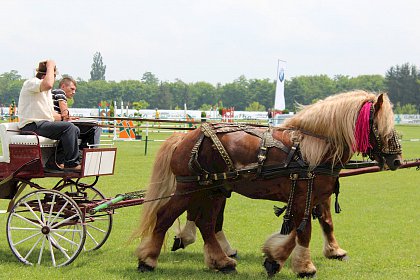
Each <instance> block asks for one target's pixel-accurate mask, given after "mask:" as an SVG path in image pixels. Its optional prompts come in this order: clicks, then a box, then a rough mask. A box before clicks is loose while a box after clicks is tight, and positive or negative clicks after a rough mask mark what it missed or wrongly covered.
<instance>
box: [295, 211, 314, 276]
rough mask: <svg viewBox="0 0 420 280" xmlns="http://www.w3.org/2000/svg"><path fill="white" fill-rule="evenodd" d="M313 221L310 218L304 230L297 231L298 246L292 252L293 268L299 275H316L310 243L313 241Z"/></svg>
mask: <svg viewBox="0 0 420 280" xmlns="http://www.w3.org/2000/svg"><path fill="white" fill-rule="evenodd" d="M311 234H312V223H311V220H310V219H309V220H308V222H307V224H306V227H305V229H304V230H303V231H297V235H296V246H295V248H294V249H293V252H292V261H291V265H292V270H293V272H294V273H296V274H297V276H298V277H300V278H303V277H306V278H311V277H314V276H315V273H316V268H315V265H314V264H313V263H312V260H311V253H310V250H309V243H310V241H311Z"/></svg>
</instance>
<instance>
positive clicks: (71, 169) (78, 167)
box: [64, 164, 82, 172]
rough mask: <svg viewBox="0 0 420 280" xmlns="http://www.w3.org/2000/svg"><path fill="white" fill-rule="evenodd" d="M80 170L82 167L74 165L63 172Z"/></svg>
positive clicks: (65, 168)
mask: <svg viewBox="0 0 420 280" xmlns="http://www.w3.org/2000/svg"><path fill="white" fill-rule="evenodd" d="M81 170H82V166H81V165H80V164H79V165H76V166H74V167H64V171H65V172H80V171H81Z"/></svg>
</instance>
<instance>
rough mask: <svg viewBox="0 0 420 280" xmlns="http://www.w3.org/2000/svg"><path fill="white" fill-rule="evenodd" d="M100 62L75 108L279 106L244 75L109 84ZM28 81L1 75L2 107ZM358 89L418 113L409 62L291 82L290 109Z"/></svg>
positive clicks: (269, 89) (81, 87)
mask: <svg viewBox="0 0 420 280" xmlns="http://www.w3.org/2000/svg"><path fill="white" fill-rule="evenodd" d="M99 58H100V59H99V60H100V61H96V62H95V61H94V64H92V71H91V75H92V74H93V75H96V76H95V77H96V78H91V79H90V80H89V81H84V80H82V79H80V78H79V79H77V92H76V95H75V100H74V103H73V104H72V106H73V107H78V108H96V107H98V103H100V102H101V101H108V102H111V101H117V104H119V103H120V102H121V101H124V104H127V103H129V104H131V106H133V104H134V105H137V107H138V106H139V104H141V105H140V107H142V108H137V109H143V108H144V109H146V108H148V109H154V108H159V109H183V108H184V103H185V104H186V105H187V108H188V109H191V110H202V111H204V110H209V109H210V108H211V107H214V106H217V107H218V108H221V107H234V108H235V110H249V111H264V110H267V109H268V108H273V106H274V96H275V88H276V83H275V81H274V80H271V79H247V78H246V77H245V76H243V75H242V76H239V77H238V78H237V79H235V80H234V81H232V82H230V83H226V84H220V83H219V84H216V85H213V84H211V83H208V82H205V81H200V82H194V83H185V82H183V81H182V80H179V79H177V80H175V81H172V82H169V81H161V80H159V78H158V77H156V75H154V74H153V73H151V72H146V73H144V74H143V75H142V76H141V78H140V79H138V80H124V81H119V82H115V81H106V80H105V66H104V65H103V63H102V58H101V57H99ZM96 59H97V60H98V58H96ZM98 62H99V64H100V65H99V67H102V68H100V69H99V70H98V69H96V68H94V65H95V63H96V64H98ZM95 67H98V66H95ZM98 72H99V74H98ZM63 76H65V75H63ZM23 82H24V79H23V78H22V77H21V75H19V73H18V72H17V71H15V70H11V71H10V72H5V73H3V74H1V75H0V104H1V105H2V106H6V107H7V106H9V104H10V103H11V102H12V101H13V100H15V101H16V102H17V101H18V99H19V92H20V89H21V87H22V84H23ZM56 86H58V82H57V85H56ZM354 89H362V90H368V91H373V92H388V94H389V97H390V99H391V101H392V102H393V103H394V108H395V111H396V113H406V114H416V113H419V110H420V71H419V70H418V69H417V67H416V66H415V65H411V64H409V63H406V64H402V65H396V66H392V67H391V68H390V69H389V70H388V71H386V74H385V76H382V75H360V76H357V77H350V76H344V75H337V76H334V77H329V76H327V75H313V76H297V77H293V78H291V79H289V80H288V79H286V81H285V101H286V109H287V110H289V111H295V108H296V104H297V103H299V104H304V105H305V104H311V103H313V102H315V101H317V100H319V99H323V98H325V97H327V96H329V95H332V94H335V93H339V92H343V91H349V90H354Z"/></svg>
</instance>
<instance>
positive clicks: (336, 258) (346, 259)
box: [328, 255, 350, 262]
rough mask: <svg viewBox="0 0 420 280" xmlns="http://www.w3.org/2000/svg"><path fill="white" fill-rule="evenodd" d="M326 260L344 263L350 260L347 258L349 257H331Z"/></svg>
mask: <svg viewBox="0 0 420 280" xmlns="http://www.w3.org/2000/svg"><path fill="white" fill-rule="evenodd" d="M328 258H329V259H332V260H339V261H343V262H346V261H348V260H350V258H349V256H348V255H341V256H331V257H328Z"/></svg>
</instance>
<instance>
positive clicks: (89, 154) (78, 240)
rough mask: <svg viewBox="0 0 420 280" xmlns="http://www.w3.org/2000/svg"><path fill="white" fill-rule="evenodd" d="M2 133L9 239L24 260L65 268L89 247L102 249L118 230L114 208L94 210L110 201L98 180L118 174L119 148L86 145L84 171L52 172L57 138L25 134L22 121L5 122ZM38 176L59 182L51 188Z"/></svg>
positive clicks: (0, 159) (1, 182) (1, 190)
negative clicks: (114, 228)
mask: <svg viewBox="0 0 420 280" xmlns="http://www.w3.org/2000/svg"><path fill="white" fill-rule="evenodd" d="M0 137H1V143H2V152H3V155H2V156H0V198H1V199H9V200H10V202H9V204H8V207H7V212H8V217H7V224H6V232H7V241H8V244H9V246H10V249H11V250H12V252H13V254H14V255H15V256H16V257H17V258H18V260H19V261H21V262H23V263H25V264H29V265H32V264H43V265H51V266H54V267H60V266H64V265H67V264H70V263H71V262H72V261H74V260H75V258H76V257H77V256H78V254H79V253H80V252H81V251H83V250H85V251H90V250H95V249H98V248H100V247H101V246H102V245H103V244H104V243H105V241H106V240H107V238H108V236H109V234H110V231H111V229H112V211H113V210H112V209H106V208H107V207H103V206H102V208H101V210H99V209H97V210H94V208H95V207H96V206H97V205H99V204H103V202H106V201H109V199H106V198H105V196H104V195H103V194H102V193H101V192H100V191H99V190H98V189H97V187H96V184H97V182H98V179H99V177H100V176H103V175H112V174H113V173H114V166H115V157H116V152H117V151H116V148H112V147H110V148H95V149H84V150H83V151H82V162H81V165H82V169H81V171H80V173H79V172H74V171H73V172H65V171H52V170H48V169H46V168H45V164H46V162H47V160H48V158H49V157H50V156H51V155H53V153H54V152H55V149H56V146H57V144H58V143H57V140H52V139H48V138H45V137H42V136H38V135H36V134H23V133H22V132H20V131H19V129H18V126H17V123H2V124H0ZM38 178H52V179H57V180H58V182H57V183H56V184H55V185H54V186H53V187H52V188H50V189H47V188H44V187H42V186H41V185H40V183H39V182H37V180H36V179H38ZM86 182H88V183H86ZM25 189H29V190H30V192H28V191H27V190H26V191H25Z"/></svg>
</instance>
